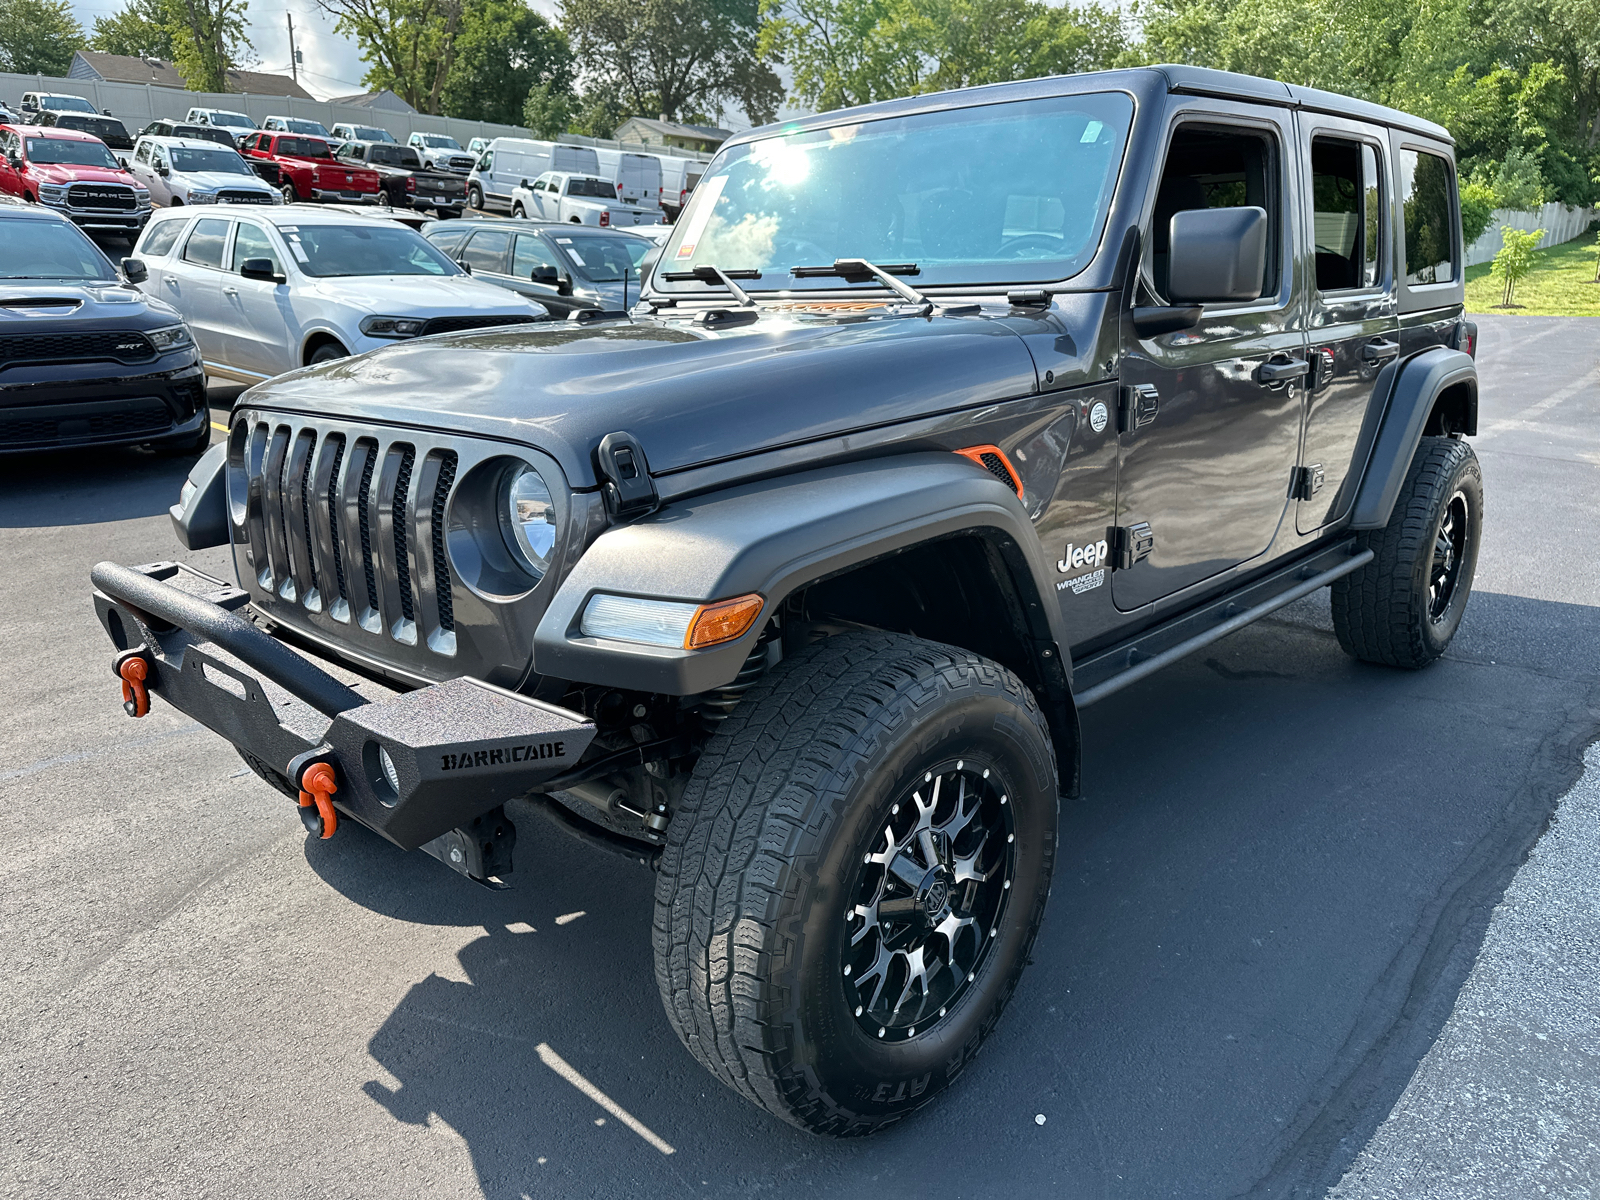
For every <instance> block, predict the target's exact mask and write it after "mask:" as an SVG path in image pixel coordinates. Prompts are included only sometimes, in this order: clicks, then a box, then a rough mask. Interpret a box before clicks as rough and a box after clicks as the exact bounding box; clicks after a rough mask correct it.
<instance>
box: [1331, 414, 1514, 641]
mask: <svg viewBox="0 0 1600 1200" xmlns="http://www.w3.org/2000/svg"><path fill="white" fill-rule="evenodd" d="M1482 534H1483V477H1482V475H1481V473H1480V472H1479V469H1478V458H1477V455H1475V454H1474V453H1473V452H1472V447H1471V446H1469V445H1467V443H1466V442H1463V441H1458V440H1456V439H1454V438H1446V437H1425V438H1423V439H1422V444H1421V445H1420V446H1419V447H1418V448H1417V453H1416V457H1415V458H1413V459H1412V462H1411V469H1410V470H1409V471H1408V472H1407V473H1406V479H1405V483H1404V484H1402V485H1401V488H1400V495H1399V496H1398V497H1396V499H1395V503H1394V512H1393V513H1392V514H1391V515H1390V517H1389V523H1388V524H1387V525H1385V526H1384V527H1383V528H1382V529H1374V530H1369V531H1367V532H1365V533H1362V534H1361V535H1360V543H1359V544H1360V545H1362V546H1363V547H1366V548H1370V549H1371V550H1372V551H1373V554H1374V556H1375V557H1374V558H1373V560H1372V561H1371V562H1369V563H1368V564H1367V565H1366V566H1364V567H1362V568H1361V569H1360V570H1359V571H1355V572H1352V573H1351V574H1349V575H1346V576H1345V577H1344V578H1343V579H1339V580H1336V581H1335V582H1334V584H1333V587H1332V592H1333V601H1332V603H1333V630H1334V633H1335V634H1336V635H1337V636H1338V638H1339V645H1340V646H1341V647H1343V649H1344V651H1345V653H1346V654H1349V655H1351V656H1353V657H1355V658H1359V659H1361V660H1362V661H1363V662H1371V663H1381V664H1384V665H1386V666H1391V667H1407V668H1410V669H1413V670H1415V669H1416V668H1418V667H1425V666H1427V665H1428V664H1429V663H1431V662H1432V661H1433V660H1434V659H1436V658H1438V657H1439V656H1440V655H1441V654H1443V653H1444V652H1445V649H1446V648H1447V647H1448V646H1449V645H1450V640H1451V639H1452V638H1453V637H1455V634H1456V630H1457V629H1458V628H1459V627H1460V625H1461V616H1462V613H1463V612H1464V611H1465V609H1466V605H1467V599H1468V597H1469V596H1470V595H1471V594H1472V577H1473V575H1474V573H1475V572H1476V570H1477V566H1478V546H1479V543H1480V541H1481V539H1482Z"/></svg>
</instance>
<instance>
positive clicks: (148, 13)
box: [89, 0, 173, 59]
mask: <svg viewBox="0 0 1600 1200" xmlns="http://www.w3.org/2000/svg"><path fill="white" fill-rule="evenodd" d="M172 18H173V13H172V6H171V4H170V3H168V0H128V3H127V4H126V5H124V6H123V7H122V8H121V9H119V10H118V11H116V12H114V13H107V14H105V15H103V16H99V17H96V18H95V19H94V37H93V38H91V39H90V42H89V45H90V46H92V47H93V48H94V49H96V50H103V51H105V52H106V53H107V54H129V55H132V56H133V57H135V58H168V59H169V58H171V57H172V50H173V46H172Z"/></svg>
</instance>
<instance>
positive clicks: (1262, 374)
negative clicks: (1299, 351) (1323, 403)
mask: <svg viewBox="0 0 1600 1200" xmlns="http://www.w3.org/2000/svg"><path fill="white" fill-rule="evenodd" d="M1310 373H1311V363H1310V362H1309V361H1308V360H1307V359H1304V358H1291V359H1289V360H1288V361H1286V362H1264V363H1262V364H1261V365H1260V366H1259V367H1257V368H1256V382H1257V383H1260V384H1273V383H1287V382H1289V380H1291V379H1299V378H1300V376H1302V375H1309V374H1310Z"/></svg>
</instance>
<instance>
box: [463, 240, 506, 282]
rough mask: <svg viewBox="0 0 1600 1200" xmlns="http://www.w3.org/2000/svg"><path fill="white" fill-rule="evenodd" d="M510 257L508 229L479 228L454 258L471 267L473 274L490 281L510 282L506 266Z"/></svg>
mask: <svg viewBox="0 0 1600 1200" xmlns="http://www.w3.org/2000/svg"><path fill="white" fill-rule="evenodd" d="M510 258H511V231H510V230H509V229H479V230H476V231H474V232H473V235H472V237H471V238H469V239H468V240H467V244H466V245H465V246H463V247H462V248H461V250H460V252H459V253H458V254H457V255H456V260H457V261H458V262H460V263H463V264H465V265H466V266H469V267H471V268H472V273H473V274H474V275H479V276H482V277H483V278H485V279H487V280H489V281H490V282H492V283H498V284H502V285H503V284H506V283H508V282H510V280H509V278H508V275H507V267H508V263H509V261H510Z"/></svg>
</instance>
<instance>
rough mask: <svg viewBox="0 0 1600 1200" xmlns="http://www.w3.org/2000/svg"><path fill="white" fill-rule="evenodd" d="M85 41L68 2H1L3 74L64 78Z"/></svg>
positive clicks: (1, 69) (35, 0) (0, 62)
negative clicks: (11, 72) (73, 54)
mask: <svg viewBox="0 0 1600 1200" xmlns="http://www.w3.org/2000/svg"><path fill="white" fill-rule="evenodd" d="M84 40H85V39H84V33H83V26H82V25H80V24H78V19H77V18H76V17H74V16H73V15H72V5H71V3H70V2H69V0H0V71H14V72H16V73H17V74H19V75H33V74H39V75H65V74H66V73H67V69H68V68H69V67H70V66H71V65H72V53H73V51H75V50H78V49H80V48H81V47H82V46H83V45H84Z"/></svg>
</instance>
